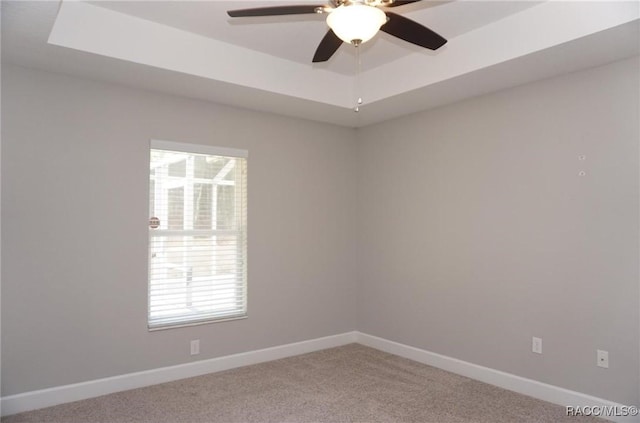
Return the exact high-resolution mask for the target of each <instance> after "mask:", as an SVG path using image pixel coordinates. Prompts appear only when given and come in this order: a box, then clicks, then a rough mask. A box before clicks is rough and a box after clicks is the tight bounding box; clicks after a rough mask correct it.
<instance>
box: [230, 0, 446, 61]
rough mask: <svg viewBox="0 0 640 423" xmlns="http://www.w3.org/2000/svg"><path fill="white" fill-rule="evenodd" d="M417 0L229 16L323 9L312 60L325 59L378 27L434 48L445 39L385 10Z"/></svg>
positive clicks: (336, 0) (334, 1) (241, 13)
mask: <svg viewBox="0 0 640 423" xmlns="http://www.w3.org/2000/svg"><path fill="white" fill-rule="evenodd" d="M418 1H420V0H408V1H402V0H330V1H329V3H330V4H326V5H297V6H273V7H259V8H254V9H240V10H230V11H228V12H227V13H228V14H229V16H231V17H233V18H236V17H251V16H279V15H299V14H308V13H319V14H322V13H326V14H327V15H328V16H327V25H328V26H329V31H328V32H327V34H326V35H325V36H324V38H323V39H322V41H320V45H319V46H318V48H317V50H316V52H315V55H314V56H313V62H314V63H317V62H326V61H327V60H329V59H330V58H331V56H333V54H334V53H335V52H336V51H337V50H338V48H339V47H340V46H341V45H342V43H343V42H346V43H350V44H353V45H354V46H356V47H358V46H359V45H360V44H362V43H365V42H367V41H369V40H370V39H371V38H373V37H374V36H375V35H376V34H377V33H378V30H381V31H384V32H386V33H387V34H390V35H393V36H394V37H398V38H400V39H402V40H405V41H408V42H410V43H413V44H416V45H418V46H421V47H424V48H428V49H430V50H437V49H438V48H440V47H442V46H443V45H444V44H445V43H446V42H447V40H446V39H444V38H443V37H442V36H440V35H439V34H437V33H435V32H434V31H432V30H430V29H429V28H427V27H425V26H422V25H421V24H419V23H417V22H415V21H412V20H411V19H407V18H405V17H403V16H400V15H398V14H396V13H392V12H389V11H384V10H383V9H381V8H392V7H397V6H403V5H405V4H409V3H416V2H418Z"/></svg>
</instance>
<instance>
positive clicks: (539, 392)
mask: <svg viewBox="0 0 640 423" xmlns="http://www.w3.org/2000/svg"><path fill="white" fill-rule="evenodd" d="M353 342H357V343H360V344H362V345H366V346H368V347H371V348H375V349H377V350H380V351H384V352H388V353H391V354H395V355H398V356H401V357H405V358H408V359H411V360H414V361H417V362H419V363H423V364H427V365H429V366H433V367H437V368H440V369H443V370H447V371H449V372H452V373H456V374H459V375H462V376H466V377H468V378H471V379H475V380H479V381H481V382H485V383H489V384H491V385H495V386H499V387H501V388H504V389H508V390H510V391H514V392H518V393H521V394H524V395H528V396H530V397H533V398H537V399H541V400H544V401H548V402H551V403H554V404H558V405H562V406H600V407H622V404H618V403H615V402H613V401H608V400H605V399H602V398H597V397H593V396H590V395H587V394H582V393H580V392H575V391H571V390H568V389H564V388H560V387H557V386H553V385H549V384H546V383H542V382H538V381H535V380H532V379H527V378H524V377H520V376H516V375H513V374H510V373H505V372H501V371H499V370H494V369H491V368H488V367H483V366H479V365H477V364H473V363H469V362H466V361H462V360H458V359H455V358H451V357H447V356H444V355H441V354H436V353H433V352H430V351H426V350H422V349H419V348H415V347H411V346H409V345H404V344H400V343H398V342H394V341H389V340H387V339H383V338H379V337H376V336H372V335H368V334H365V333H361V332H357V331H354V332H347V333H343V334H339V335H333V336H327V337H324V338H317V339H311V340H308V341H302V342H296V343H293V344H286V345H280V346H277V347H271V348H264V349H261V350H255V351H248V352H244V353H239V354H233V355H228V356H224V357H217V358H212V359H208V360H201V361H196V362H192V363H186V364H178V365H176V366H170V367H162V368H159V369H152V370H147V371H143V372H136V373H129V374H125V375H120V376H114V377H108V378H104V379H97V380H91V381H87V382H81V383H75V384H72V385H64V386H58V387H53V388H48V389H42V390H38V391H31V392H25V393H22V394H17V395H10V396H6V397H3V398H2V399H1V402H0V409H1V410H2V412H1V414H2V415H3V416H8V415H11V414H16V413H21V412H24V411H30V410H36V409H39V408H44V407H50V406H52V405H57V404H63V403H67V402H72V401H79V400H83V399H87V398H93V397H98V396H101V395H107V394H111V393H114V392H120V391H126V390H128V389H135V388H142V387H144V386H150V385H155V384H158V383H165V382H171V381H174V380H178V379H184V378H188V377H194V376H200V375H204V374H208V373H215V372H220V371H223V370H228V369H233V368H236V367H242V366H248V365H251V364H258V363H263V362H266V361H271V360H277V359H280V358H286V357H291V356H295V355H300V354H305V353H308V352H313V351H318V350H323V349H326V348H332V347H338V346H341V345H346V344H350V343H353ZM611 420H613V421H615V422H620V423H631V422H640V420H639V419H638V418H637V417H635V418H631V417H614V418H611Z"/></svg>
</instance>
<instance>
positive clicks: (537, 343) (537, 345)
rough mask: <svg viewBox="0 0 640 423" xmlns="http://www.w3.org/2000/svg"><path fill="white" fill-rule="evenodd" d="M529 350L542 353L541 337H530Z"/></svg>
mask: <svg viewBox="0 0 640 423" xmlns="http://www.w3.org/2000/svg"><path fill="white" fill-rule="evenodd" d="M531 351H533V352H534V353H538V354H542V338H536V337H535V336H534V337H533V338H532V339H531Z"/></svg>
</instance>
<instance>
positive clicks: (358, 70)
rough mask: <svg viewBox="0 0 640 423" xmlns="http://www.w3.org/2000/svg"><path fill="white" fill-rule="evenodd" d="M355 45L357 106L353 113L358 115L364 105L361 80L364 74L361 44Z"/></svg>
mask: <svg viewBox="0 0 640 423" xmlns="http://www.w3.org/2000/svg"><path fill="white" fill-rule="evenodd" d="M353 45H354V46H355V48H356V76H355V81H354V85H355V89H354V91H355V98H356V105H355V107H354V108H353V111H354V112H356V113H357V112H359V111H360V106H361V105H362V83H361V78H360V74H361V73H362V61H361V60H360V43H357V42H354V43H353Z"/></svg>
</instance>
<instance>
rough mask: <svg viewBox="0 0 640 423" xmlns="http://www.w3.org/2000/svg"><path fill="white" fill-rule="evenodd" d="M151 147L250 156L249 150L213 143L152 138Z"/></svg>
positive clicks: (194, 152)
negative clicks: (192, 142)
mask: <svg viewBox="0 0 640 423" xmlns="http://www.w3.org/2000/svg"><path fill="white" fill-rule="evenodd" d="M151 148H154V149H158V150H169V151H177V152H180V153H193V154H210V155H213V156H227V157H240V158H243V159H246V158H248V157H249V152H248V151H247V150H241V149H237V148H228V147H214V146H212V145H201V144H187V143H182V142H175V141H166V140H151Z"/></svg>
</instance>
